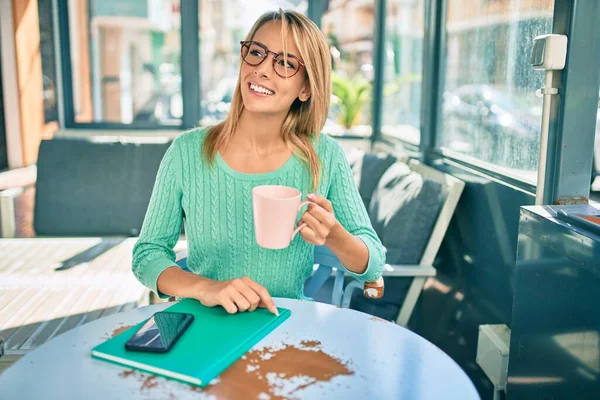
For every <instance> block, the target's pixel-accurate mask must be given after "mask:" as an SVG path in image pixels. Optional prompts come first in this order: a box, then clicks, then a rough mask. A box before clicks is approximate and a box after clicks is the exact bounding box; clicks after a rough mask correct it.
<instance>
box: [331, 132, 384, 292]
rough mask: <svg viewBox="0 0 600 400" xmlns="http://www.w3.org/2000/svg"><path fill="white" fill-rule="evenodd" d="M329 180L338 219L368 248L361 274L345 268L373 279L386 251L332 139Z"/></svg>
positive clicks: (370, 280)
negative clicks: (366, 258) (365, 263)
mask: <svg viewBox="0 0 600 400" xmlns="http://www.w3.org/2000/svg"><path fill="white" fill-rule="evenodd" d="M332 147H333V148H332V149H331V150H330V151H331V152H332V153H333V154H332V155H331V164H330V174H331V183H330V187H329V193H328V196H327V198H328V199H329V201H331V204H332V205H333V211H334V212H335V216H336V218H337V220H338V221H339V222H340V223H341V224H342V226H343V227H344V228H345V229H346V230H347V231H348V232H350V233H351V234H352V235H354V236H356V237H358V238H359V239H361V240H362V241H363V242H364V243H365V245H366V246H367V249H368V250H369V262H368V264H367V269H366V270H365V272H363V273H362V274H357V273H354V272H352V271H347V272H348V273H349V274H350V275H352V276H354V277H355V278H357V279H359V280H361V281H364V282H374V281H376V280H377V279H378V278H379V277H380V276H381V273H382V271H383V265H384V263H385V253H384V250H383V245H382V244H381V241H380V240H379V237H378V236H377V233H375V230H374V229H373V226H372V225H371V220H370V219H369V215H368V214H367V210H366V209H365V206H364V203H363V201H362V199H361V197H360V194H359V192H358V188H357V187H356V184H355V183H354V178H353V176H352V170H351V168H350V164H349V163H348V160H347V159H346V155H345V154H344V151H343V150H342V148H341V147H340V145H339V144H338V143H337V142H335V141H333V140H332Z"/></svg>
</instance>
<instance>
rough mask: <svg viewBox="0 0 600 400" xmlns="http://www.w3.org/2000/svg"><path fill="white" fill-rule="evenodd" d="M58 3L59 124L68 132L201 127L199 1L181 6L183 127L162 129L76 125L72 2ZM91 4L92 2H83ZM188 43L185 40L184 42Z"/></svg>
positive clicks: (149, 125)
mask: <svg viewBox="0 0 600 400" xmlns="http://www.w3.org/2000/svg"><path fill="white" fill-rule="evenodd" d="M55 1H56V8H55V10H56V11H57V13H56V20H55V21H56V22H57V30H58V46H57V51H58V52H59V57H58V59H59V60H60V62H59V64H60V65H59V68H57V71H60V72H58V73H59V74H60V97H59V98H62V101H61V106H59V121H62V126H63V127H64V128H67V129H89V130H113V129H114V130H169V131H172V130H179V129H189V128H192V127H194V126H197V125H198V124H199V121H200V75H199V74H200V57H199V38H198V26H199V16H198V12H199V8H198V7H199V5H198V4H199V1H182V2H181V12H180V14H181V28H180V35H181V60H182V61H181V64H182V65H181V95H182V101H183V116H182V122H181V124H179V125H177V124H174V125H161V124H157V123H144V122H134V123H131V124H122V123H114V122H90V123H81V122H76V121H75V104H74V98H73V81H72V79H71V78H70V77H72V65H71V42H70V36H69V35H70V26H69V4H68V0H55ZM82 1H88V0H82ZM184 39H185V40H184ZM61 109H62V111H61Z"/></svg>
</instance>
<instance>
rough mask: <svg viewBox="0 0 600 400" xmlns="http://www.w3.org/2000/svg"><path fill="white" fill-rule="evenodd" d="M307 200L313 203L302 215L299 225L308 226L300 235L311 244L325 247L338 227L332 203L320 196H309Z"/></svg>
mask: <svg viewBox="0 0 600 400" xmlns="http://www.w3.org/2000/svg"><path fill="white" fill-rule="evenodd" d="M306 198H307V199H308V200H309V201H310V202H311V204H309V205H308V208H307V209H306V211H305V212H304V214H302V219H301V220H300V222H298V224H299V225H301V224H306V226H305V227H304V228H302V229H301V230H300V235H301V236H302V238H303V239H304V240H305V241H306V242H307V243H309V244H314V245H317V246H323V245H324V244H325V242H326V241H327V238H329V237H330V235H331V233H332V231H333V230H335V228H336V226H337V225H338V221H337V219H336V218H335V214H334V213H333V206H332V205H331V202H330V201H329V200H327V199H326V198H325V197H323V196H321V195H319V194H309V195H307V196H306Z"/></svg>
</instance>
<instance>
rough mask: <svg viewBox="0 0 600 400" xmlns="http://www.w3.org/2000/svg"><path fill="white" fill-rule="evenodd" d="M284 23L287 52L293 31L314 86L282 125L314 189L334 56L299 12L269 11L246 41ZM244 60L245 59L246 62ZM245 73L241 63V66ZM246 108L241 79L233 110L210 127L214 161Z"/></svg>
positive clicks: (208, 149)
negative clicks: (261, 30)
mask: <svg viewBox="0 0 600 400" xmlns="http://www.w3.org/2000/svg"><path fill="white" fill-rule="evenodd" d="M269 21H272V22H277V21H280V22H281V37H282V41H283V54H284V55H286V54H287V49H286V47H287V46H286V38H287V34H288V30H289V31H291V33H292V36H293V38H294V41H295V43H296V46H297V47H298V49H299V52H300V54H299V57H300V58H301V59H302V60H303V62H304V65H305V71H306V72H305V74H306V75H305V76H306V79H308V82H309V86H310V93H311V94H310V97H309V99H308V100H307V101H304V102H302V101H300V100H299V99H296V100H295V101H294V102H293V103H292V106H291V107H290V111H289V112H288V114H287V116H286V117H285V120H284V122H283V125H282V135H283V140H284V141H285V143H286V144H287V145H291V146H292V147H293V148H294V149H295V150H296V153H297V155H298V156H299V158H300V159H301V160H302V161H303V162H304V163H305V164H306V166H307V168H308V171H309V173H310V174H311V177H312V186H313V188H312V190H313V191H316V190H317V188H318V186H319V180H320V174H321V161H320V160H319V156H318V155H317V151H316V149H315V146H314V145H313V143H312V142H311V140H312V139H314V142H315V145H316V143H318V140H319V134H320V132H321V129H322V128H323V126H324V125H325V121H326V120H327V113H328V112H329V101H330V98H331V56H330V54H329V47H328V45H327V41H326V40H325V37H324V36H323V34H322V33H321V31H320V30H319V28H318V27H317V26H316V25H315V24H314V23H313V22H312V21H311V20H310V19H309V18H307V17H305V16H304V15H302V14H300V13H298V12H296V11H283V10H281V9H280V10H279V12H267V13H265V14H263V15H262V16H261V17H260V18H258V20H257V21H256V22H255V23H254V26H253V27H252V29H251V30H250V32H249V33H248V36H247V38H246V40H252V39H253V38H254V36H255V35H256V32H257V31H258V29H259V28H260V27H261V26H263V25H264V24H266V23H267V22H269ZM242 62H243V61H242ZM240 73H241V65H240ZM243 109H244V103H243V101H242V94H241V83H240V79H239V78H238V82H237V85H236V88H235V92H234V94H233V100H232V102H231V109H230V111H229V114H228V115H227V117H226V118H225V120H224V121H222V122H221V123H219V124H217V125H215V126H214V127H212V128H210V130H209V132H208V134H207V137H206V139H205V141H204V144H203V153H204V157H206V159H207V160H208V161H209V162H210V163H211V164H212V163H213V162H214V159H215V156H216V154H217V150H218V149H219V148H221V147H222V146H226V145H227V143H228V142H229V140H230V139H231V137H232V136H233V134H234V132H235V129H236V127H237V124H238V121H239V117H240V115H241V114H242V110H243Z"/></svg>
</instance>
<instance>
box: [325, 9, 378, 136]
mask: <svg viewBox="0 0 600 400" xmlns="http://www.w3.org/2000/svg"><path fill="white" fill-rule="evenodd" d="M374 21H375V1H374V0H361V1H345V0H331V1H329V2H328V7H327V9H326V10H325V12H324V13H323V18H322V21H321V27H322V30H323V33H324V34H325V36H326V37H327V40H328V42H329V48H330V50H331V55H332V59H333V77H332V79H333V96H332V102H331V110H330V113H329V118H328V120H327V123H326V124H325V129H324V131H325V132H326V133H329V134H331V135H346V134H349V135H359V136H365V137H368V136H370V135H371V131H372V129H371V121H372V116H371V103H372V83H373V75H374V71H373V49H374V47H373V30H374Z"/></svg>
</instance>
